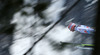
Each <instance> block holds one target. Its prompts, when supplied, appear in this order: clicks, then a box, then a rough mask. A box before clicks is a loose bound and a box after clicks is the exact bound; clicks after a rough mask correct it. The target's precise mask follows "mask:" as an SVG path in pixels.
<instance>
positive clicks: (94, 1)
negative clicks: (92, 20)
mask: <svg viewBox="0 0 100 55" xmlns="http://www.w3.org/2000/svg"><path fill="white" fill-rule="evenodd" d="M96 2H98V0H93V1H92V2H91V3H89V4H88V5H86V6H85V8H87V7H89V6H91V5H93V4H95V3H96Z"/></svg>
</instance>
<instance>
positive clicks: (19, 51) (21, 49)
mask: <svg viewBox="0 0 100 55" xmlns="http://www.w3.org/2000/svg"><path fill="white" fill-rule="evenodd" d="M31 40H32V38H30V37H27V38H23V39H20V40H16V41H14V42H13V43H14V44H13V45H12V46H11V47H10V53H11V54H12V55H23V54H24V53H25V52H26V50H28V49H29V48H30V47H31V45H32V42H31Z"/></svg>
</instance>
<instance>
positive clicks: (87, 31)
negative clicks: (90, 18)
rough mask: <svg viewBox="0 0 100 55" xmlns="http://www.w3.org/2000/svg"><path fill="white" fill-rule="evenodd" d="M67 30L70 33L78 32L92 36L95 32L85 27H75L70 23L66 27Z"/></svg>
mask: <svg viewBox="0 0 100 55" xmlns="http://www.w3.org/2000/svg"><path fill="white" fill-rule="evenodd" d="M68 28H69V30H70V31H72V32H74V31H78V32H80V33H86V34H93V33H94V32H95V29H94V28H91V27H88V26H85V25H76V24H75V23H72V22H71V23H70V24H69V25H68Z"/></svg>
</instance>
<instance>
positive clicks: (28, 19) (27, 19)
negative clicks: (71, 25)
mask: <svg viewBox="0 0 100 55" xmlns="http://www.w3.org/2000/svg"><path fill="white" fill-rule="evenodd" d="M24 2H25V3H24V4H28V3H31V0H25V1H24ZM63 4H64V0H58V1H56V2H54V3H52V4H51V5H50V6H49V7H48V9H46V10H45V11H44V12H43V14H44V15H45V16H46V20H42V19H40V17H36V16H35V15H22V12H23V11H24V12H26V13H27V14H31V13H32V12H33V11H34V9H33V10H32V7H24V8H23V9H21V10H20V11H19V12H17V13H15V14H14V16H13V19H12V22H11V23H15V24H16V28H15V31H14V35H13V36H14V39H13V40H14V41H13V44H12V46H11V47H10V52H11V54H12V55H23V54H24V53H25V52H26V51H27V50H28V49H29V48H30V47H31V46H32V44H33V43H34V42H35V41H36V39H38V38H39V37H40V36H41V35H40V34H42V33H44V32H45V31H46V30H47V29H48V28H49V27H50V26H52V24H51V25H49V26H48V27H44V26H42V25H41V23H42V22H45V21H53V23H55V21H57V20H58V19H59V17H60V16H59V14H60V12H61V11H62V10H64V9H65V7H63ZM31 11H32V12H31ZM33 24H34V25H33ZM32 25H33V27H30V26H32ZM74 34H75V33H74V32H70V31H69V30H68V28H67V27H64V26H62V25H57V26H56V27H55V28H54V29H53V30H51V31H50V32H49V33H48V34H47V35H46V37H45V38H44V39H42V40H41V41H40V42H39V43H38V44H37V45H36V46H35V48H34V49H33V50H32V53H33V55H70V54H71V53H72V51H71V49H70V48H67V47H65V49H63V50H61V51H58V50H56V47H57V46H59V43H60V41H66V42H70V41H72V39H73V36H74ZM35 35H37V36H36V37H34V36H35ZM56 43H57V44H58V45H57V46H54V45H55V44H56ZM57 48H59V47H57Z"/></svg>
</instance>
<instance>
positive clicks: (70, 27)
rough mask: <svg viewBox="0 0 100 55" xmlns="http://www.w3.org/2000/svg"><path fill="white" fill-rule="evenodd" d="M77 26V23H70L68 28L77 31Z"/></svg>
mask: <svg viewBox="0 0 100 55" xmlns="http://www.w3.org/2000/svg"><path fill="white" fill-rule="evenodd" d="M75 27H76V24H75V23H70V24H69V25H68V28H69V29H70V31H75Z"/></svg>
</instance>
